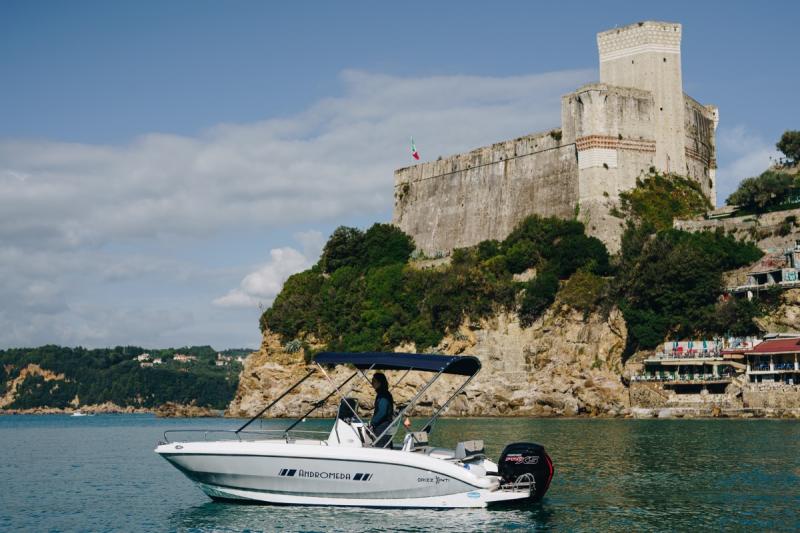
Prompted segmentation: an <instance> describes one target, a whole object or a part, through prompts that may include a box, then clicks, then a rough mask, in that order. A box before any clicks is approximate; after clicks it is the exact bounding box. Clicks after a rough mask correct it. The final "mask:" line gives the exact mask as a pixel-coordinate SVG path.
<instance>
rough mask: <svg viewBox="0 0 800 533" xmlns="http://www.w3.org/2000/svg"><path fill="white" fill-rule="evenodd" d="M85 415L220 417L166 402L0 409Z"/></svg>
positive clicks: (208, 410) (220, 413)
mask: <svg viewBox="0 0 800 533" xmlns="http://www.w3.org/2000/svg"><path fill="white" fill-rule="evenodd" d="M79 412H80V413H83V414H87V415H100V414H102V415H110V414H114V415H121V414H122V415H130V414H152V415H155V416H157V417H159V418H216V417H222V416H224V415H223V411H222V410H221V409H211V408H210V407H199V406H197V405H194V404H177V403H171V402H168V403H166V404H164V405H160V406H158V407H154V408H146V407H133V406H130V405H129V406H125V407H123V406H119V405H117V404H114V403H111V402H106V403H103V404H93V405H82V406H79V407H65V408H59V407H32V408H30V409H0V416H15V415H73V414H75V413H79Z"/></svg>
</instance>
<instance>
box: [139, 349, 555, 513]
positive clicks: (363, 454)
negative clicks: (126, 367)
mask: <svg viewBox="0 0 800 533" xmlns="http://www.w3.org/2000/svg"><path fill="white" fill-rule="evenodd" d="M314 363H315V365H316V367H312V368H311V369H310V371H309V372H308V373H307V374H306V375H305V376H304V377H303V378H302V379H300V380H299V381H298V382H296V383H295V384H294V385H292V386H291V387H290V388H289V389H287V390H286V391H285V392H284V393H283V394H281V395H280V396H279V397H278V398H276V399H275V400H274V401H273V402H271V403H270V404H269V405H267V406H266V407H265V408H264V409H262V410H261V412H259V413H258V414H257V415H256V416H254V417H253V418H251V419H250V420H249V421H248V422H247V423H245V424H244V425H243V426H241V427H240V428H239V429H237V430H203V429H190V430H168V431H165V432H164V441H163V442H159V444H158V446H157V447H156V449H155V452H156V453H158V454H159V455H161V456H162V457H163V458H164V459H166V460H167V461H169V462H170V463H171V464H172V465H173V466H175V467H176V468H177V469H178V470H180V471H181V472H182V473H183V474H184V475H186V476H187V477H188V478H189V479H191V480H192V481H194V482H195V483H197V485H198V486H199V488H200V489H201V490H203V492H205V493H206V494H207V495H208V496H210V497H211V498H212V499H214V500H223V501H239V502H248V503H258V502H261V503H272V504H290V505H331V506H360V507H418V508H438V509H448V508H463V507H487V506H490V505H498V504H503V503H505V504H507V503H524V502H534V501H538V500H541V499H542V497H543V496H544V495H545V493H546V492H547V489H548V487H549V486H550V481H551V479H552V477H553V462H552V461H551V460H550V457H549V456H548V455H547V453H546V452H545V450H544V448H543V447H542V446H540V445H539V444H534V443H530V442H518V443H513V444H509V445H507V446H506V447H505V449H504V450H503V453H502V454H501V455H500V458H499V461H498V462H497V463H495V462H493V461H491V460H490V459H488V458H487V457H486V455H485V453H484V445H483V441H481V440H468V441H462V442H459V443H457V444H456V446H455V448H454V449H447V448H439V447H434V446H429V445H428V436H429V434H430V433H431V432H432V430H433V427H434V423H435V422H436V420H437V419H438V417H439V416H440V415H441V414H442V413H443V412H444V411H445V410H446V409H447V407H448V406H449V405H450V403H451V402H452V400H453V399H454V398H455V397H456V396H457V395H458V394H459V393H461V391H463V390H464V388H465V387H466V386H467V384H468V383H469V382H470V381H472V379H473V378H474V377H475V375H477V373H478V372H479V371H480V368H481V364H480V361H479V360H478V359H477V358H475V357H472V356H441V355H427V354H402V353H380V352H376V353H335V352H325V353H321V354H319V355H317V356H316V358H315V359H314ZM323 365H343V366H346V367H349V368H351V369H354V372H353V373H352V374H350V376H349V377H348V378H347V379H346V380H344V381H343V382H342V383H340V384H338V385H337V384H336V383H334V381H333V380H332V378H331V376H329V375H328V373H327V372H326V371H325V368H324V366H323ZM377 370H400V371H403V370H404V371H405V372H404V373H403V374H402V375H401V376H400V377H399V379H397V380H396V381H395V383H394V384H393V386H395V387H396V386H397V385H398V384H399V383H400V382H401V381H403V379H405V377H406V376H407V375H408V374H409V372H411V371H415V372H424V373H428V374H429V375H430V374H433V377H431V378H430V379H429V380H428V381H427V382H426V383H425V384H424V385H423V386H422V387H421V388H420V389H419V390H418V391H417V392H416V394H415V395H414V397H413V398H411V399H410V400H409V401H408V403H406V404H405V405H402V406H400V409H399V410H398V411H397V412H396V413H394V418H393V419H392V422H391V423H390V424H389V426H388V427H387V428H386V429H384V430H383V431H382V432H381V433H380V434H378V435H376V434H375V432H374V431H373V430H372V429H371V428H370V426H369V425H368V424H367V423H365V422H364V420H363V419H362V418H361V416H360V415H359V409H358V402H357V400H356V399H355V398H350V397H348V396H347V394H348V393H349V392H350V391H351V390H352V389H353V386H352V385H351V386H350V387H349V388H348V389H347V390H342V389H343V388H344V386H345V385H347V383H348V382H350V381H351V380H352V379H353V378H354V377H356V376H361V377H362V378H363V379H365V380H366V381H367V383H369V382H370V379H369V378H368V376H367V374H366V373H367V372H371V371H377ZM316 372H321V373H322V375H323V376H324V377H325V378H326V379H327V380H328V382H329V383H330V384H331V385H332V389H333V390H332V391H331V392H330V393H329V394H328V395H327V396H325V397H324V398H323V399H321V400H320V401H318V402H316V403H315V404H314V406H313V407H312V408H311V409H310V410H309V411H307V412H305V413H302V414H299V417H298V418H297V420H295V421H294V422H293V423H292V424H290V425H289V426H288V427H287V428H285V429H278V430H268V431H247V430H246V429H247V427H248V426H249V425H250V424H251V423H252V422H254V421H255V420H257V419H258V418H260V417H261V416H263V415H264V414H265V413H266V412H267V411H269V409H270V408H272V407H273V406H274V405H275V404H277V403H278V402H279V401H280V400H281V399H282V398H283V397H285V396H286V395H288V394H289V393H291V392H292V391H293V390H294V389H295V388H296V387H298V386H299V385H300V384H301V383H303V382H304V381H305V380H306V379H308V378H309V377H310V376H311V375H313V374H315V373H316ZM444 374H450V375H457V376H463V377H466V378H467V379H466V381H464V382H463V383H462V384H461V386H460V387H459V388H458V389H457V390H456V391H455V392H454V393H453V394H452V395H451V396H450V397H449V399H448V400H447V401H445V402H444V403H443V404H442V405H441V407H440V408H439V409H438V410H436V411H435V412H434V413H433V415H432V416H431V417H430V419H429V420H428V421H427V422H425V424H424V425H422V426H421V428H420V430H419V431H415V432H412V431H408V432H407V433H406V435H405V437H404V438H403V439H402V445H400V443H399V442H398V445H399V447H398V448H394V446H393V444H392V437H394V436H395V433H396V432H397V430H398V429H399V428H400V427H401V426H402V425H403V424H402V421H404V420H405V418H406V416H407V415H408V414H410V413H411V409H412V408H413V406H414V405H415V404H416V403H417V402H418V401H419V400H420V398H421V397H422V395H423V394H424V393H425V392H426V391H427V390H428V389H429V388H430V387H431V385H432V384H433V383H434V382H435V381H436V380H437V379H438V378H439V377H441V376H442V375H444ZM333 396H338V399H339V408H338V413H337V416H336V419H335V420H334V421H333V427H332V428H331V430H330V432H310V431H297V430H295V429H294V428H295V427H296V426H297V425H298V424H300V422H301V421H302V420H303V419H305V418H306V417H307V416H309V415H311V413H313V412H314V411H315V410H317V409H318V408H320V407H322V406H323V405H324V404H325V403H326V402H327V401H328V400H329V399H331V398H332V397H333ZM181 432H182V433H185V434H187V435H191V434H194V435H202V440H170V438H169V435H170V434H179V433H181ZM317 433H321V434H319V435H317ZM213 437H218V438H217V439H216V440H215V439H214V438H213ZM225 437H227V439H226V438H225ZM379 443H380V444H379Z"/></svg>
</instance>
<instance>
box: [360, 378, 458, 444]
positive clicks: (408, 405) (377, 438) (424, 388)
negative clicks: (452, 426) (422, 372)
mask: <svg viewBox="0 0 800 533" xmlns="http://www.w3.org/2000/svg"><path fill="white" fill-rule="evenodd" d="M445 370H447V367H446V366H445V367H444V368H442V369H441V370H439V372H437V373H436V375H435V376H433V377H432V378H431V379H430V380H428V382H427V383H426V384H425V386H424V387H422V389H420V391H419V392H418V393H417V394H416V395H414V397H413V398H411V401H409V402H408V403H407V404H406V406H405V407H403V409H401V410H400V412H399V413H397V416H395V417H394V420H392V421H391V423H390V424H389V425H388V426H386V429H384V430H383V431H382V432H381V434H380V435H378V436H377V437H376V438H375V441H374V442H378V441H379V440H380V439H381V438H382V437H383V436H384V435H385V434H386V433H387V432H388V431H389V430H390V429H392V428H393V427H394V426H395V424H397V422H398V421H399V420H402V418H403V417H404V416H405V414H406V412H407V411H408V410H409V409H410V408H411V407H412V406H413V405H414V404H415V403H416V402H417V400H419V398H420V397H421V396H422V395H423V394H424V393H425V391H427V390H428V389H429V388H430V386H431V385H433V382H434V381H436V380H437V379H439V376H441V375H442V374H443V373H444V371H445ZM386 444H389V442H387V443H386ZM386 444H384V445H383V446H382V447H383V448H385V447H386Z"/></svg>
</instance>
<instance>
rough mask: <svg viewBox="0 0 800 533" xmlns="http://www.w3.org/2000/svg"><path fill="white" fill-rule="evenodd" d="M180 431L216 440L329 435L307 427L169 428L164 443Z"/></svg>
mask: <svg viewBox="0 0 800 533" xmlns="http://www.w3.org/2000/svg"><path fill="white" fill-rule="evenodd" d="M180 433H193V434H197V433H202V435H203V440H204V441H214V440H238V441H253V440H265V439H268V438H276V437H277V438H283V439H285V440H286V441H287V442H289V441H292V440H296V438H298V437H300V438H303V437H320V436H321V437H322V438H321V439H318V440H326V438H327V437H328V432H327V431H311V430H305V429H296V430H295V429H293V430H291V431H287V430H285V429H262V430H250V431H236V430H233V429H168V430H166V431H165V432H164V443H169V442H174V441H170V438H169V436H168V435H175V434H180ZM209 435H211V436H212V437H213V436H219V437H224V436H228V437H230V438H228V439H225V438H211V439H209Z"/></svg>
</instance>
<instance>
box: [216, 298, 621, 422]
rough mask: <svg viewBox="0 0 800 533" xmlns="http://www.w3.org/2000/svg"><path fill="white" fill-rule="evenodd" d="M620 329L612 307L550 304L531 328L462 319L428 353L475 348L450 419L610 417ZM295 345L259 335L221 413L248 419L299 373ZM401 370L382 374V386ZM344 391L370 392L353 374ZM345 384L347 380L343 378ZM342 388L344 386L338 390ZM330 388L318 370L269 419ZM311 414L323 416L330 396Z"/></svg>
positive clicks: (616, 409) (448, 382) (409, 389)
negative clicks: (589, 309)
mask: <svg viewBox="0 0 800 533" xmlns="http://www.w3.org/2000/svg"><path fill="white" fill-rule="evenodd" d="M626 336H627V330H626V328H625V322H624V320H623V318H622V314H621V313H620V312H619V311H618V310H616V309H614V310H613V311H612V312H611V313H610V315H609V317H608V318H607V319H606V318H604V317H602V316H601V315H600V314H598V313H593V314H590V315H588V316H587V317H584V315H583V313H579V312H577V311H574V310H572V309H571V308H569V307H567V306H564V305H561V304H558V303H557V304H555V305H553V306H552V307H551V308H550V309H549V310H548V311H547V312H546V313H545V314H544V315H543V316H542V317H540V318H539V320H537V321H536V322H535V323H534V324H533V325H532V326H531V327H529V328H522V327H521V326H520V323H519V320H518V319H517V317H516V316H515V315H513V314H501V315H498V316H496V317H494V318H492V319H490V320H484V321H481V322H480V323H477V324H475V323H472V324H470V323H465V324H463V325H462V326H461V328H459V331H458V332H456V333H454V334H452V335H449V336H447V337H445V339H444V340H443V341H442V343H441V344H440V345H439V346H438V347H437V351H439V352H441V353H443V354H448V355H455V354H469V355H475V356H477V357H478V358H479V359H480V360H481V364H482V365H483V369H482V370H481V372H480V374H478V377H477V378H476V379H475V380H474V381H473V382H472V383H471V384H470V385H469V386H468V387H467V389H466V390H465V391H464V392H463V393H462V394H460V395H459V397H458V398H456V399H455V400H454V401H453V403H452V404H451V406H450V408H449V410H448V414H449V415H451V416H457V415H469V416H557V415H565V416H572V415H578V414H591V415H611V416H614V415H619V414H621V413H622V412H623V411H624V410H625V409H626V408H627V407H628V404H627V398H628V394H627V389H625V387H624V386H623V384H622V382H621V379H620V375H621V372H622V365H621V354H622V351H623V348H624V346H625V339H626ZM414 350H415V346H413V345H404V346H398V347H397V351H414ZM307 370H308V369H307V366H306V363H305V361H304V357H303V353H302V351H298V352H296V353H293V354H292V353H287V352H286V351H285V350H284V348H283V347H282V346H281V343H280V339H279V338H278V336H277V335H275V334H272V333H270V332H267V333H266V334H265V335H264V339H263V342H262V345H261V349H260V350H259V351H258V352H256V353H254V354H252V355H251V356H250V357H249V358H248V359H247V360H246V362H245V366H244V370H243V371H242V374H241V376H240V380H239V388H238V390H237V392H236V396H235V398H234V400H233V402H231V404H230V406H229V408H228V411H227V413H226V414H228V415H229V416H250V415H253V414H255V413H257V412H258V411H259V410H260V409H261V408H263V407H264V406H265V405H267V404H268V403H269V402H270V401H272V400H273V399H275V398H277V397H278V395H279V394H280V393H281V392H283V391H284V390H285V389H287V388H288V387H289V386H290V385H291V384H292V383H293V382H295V381H297V380H298V379H300V378H301V377H302V376H303V375H305V373H306V372H307ZM350 373H352V370H349V369H345V368H339V369H337V370H335V371H332V372H330V373H329V376H330V378H331V379H332V380H333V381H334V382H336V383H341V382H342V381H343V380H344V379H346V377H347V376H349V375H350ZM402 374H403V373H401V372H388V373H387V375H388V377H389V382H390V384H394V383H395V382H396V381H397V380H398V379H400V377H401V376H402ZM424 377H425V376H417V375H412V374H409V375H408V376H407V377H406V378H405V379H404V380H403V381H402V382H401V383H400V385H398V386H396V387H395V388H393V390H392V394H393V395H394V398H395V402H396V403H402V402H404V401H406V400H408V399H409V398H410V397H411V396H412V395H413V394H414V392H415V391H416V390H417V389H418V388H419V386H420V385H421V384H422V382H423V380H424ZM462 382H463V378H461V377H460V376H444V377H443V378H442V379H441V380H440V382H439V383H438V384H437V385H436V386H434V387H433V389H431V391H429V393H427V394H426V395H425V396H424V397H423V398H422V401H420V403H419V404H418V407H417V408H416V409H415V411H414V413H413V414H414V415H425V414H429V413H431V412H432V411H433V410H434V409H435V408H437V407H438V406H439V405H440V402H442V401H444V400H446V399H447V398H448V397H449V394H448V393H452V392H453V391H454V390H455V389H456V388H457V387H458V386H459V385H460V384H461V383H462ZM350 384H352V385H354V387H353V390H352V391H351V392H349V393H348V395H349V396H355V397H357V398H359V403H360V405H362V406H367V408H368V409H371V407H372V401H373V399H374V393H373V392H372V390H371V388H370V387H369V385H368V384H366V382H364V381H363V380H362V379H361V378H360V377H356V378H354V379H353V381H351V382H350ZM350 384H348V385H350ZM346 389H347V386H346V387H345V390H346ZM331 390H332V388H331V385H330V383H328V381H327V378H325V377H324V376H321V375H319V373H317V374H316V375H314V376H312V377H311V378H309V379H308V380H307V381H306V382H305V383H303V385H301V386H300V387H298V389H296V390H295V391H293V392H292V393H291V394H289V395H288V396H287V397H286V398H284V399H283V400H282V401H281V402H279V403H278V404H277V405H276V406H275V407H274V408H273V410H272V411H271V413H272V415H273V416H295V415H297V416H299V415H300V414H302V413H303V412H305V411H307V410H309V409H310V408H311V406H312V404H313V402H314V401H316V400H318V399H321V398H323V397H324V396H325V395H327V394H328V393H329V392H330V391H331ZM328 403H329V406H327V407H326V408H324V409H321V410H319V411H317V416H319V415H324V416H333V414H334V412H335V406H336V405H337V403H338V402H337V401H335V400H334V399H333V398H332V399H331V400H330V401H329V402H328Z"/></svg>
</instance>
